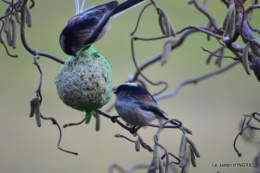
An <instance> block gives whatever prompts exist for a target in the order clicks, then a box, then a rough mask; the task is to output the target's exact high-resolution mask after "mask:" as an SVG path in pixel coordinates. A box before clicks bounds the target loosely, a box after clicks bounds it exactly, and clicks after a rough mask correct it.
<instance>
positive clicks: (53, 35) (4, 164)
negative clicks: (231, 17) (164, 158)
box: [0, 0, 260, 173]
mask: <svg viewBox="0 0 260 173" xmlns="http://www.w3.org/2000/svg"><path fill="white" fill-rule="evenodd" d="M119 1H120V2H122V0H119ZM105 2H107V1H105V0H87V2H86V4H85V7H86V8H87V7H90V6H94V5H97V4H102V3H105ZM156 2H157V3H158V5H159V6H160V7H162V8H163V9H164V10H165V11H166V12H167V13H168V15H169V17H170V19H171V21H172V23H173V26H174V28H175V30H176V31H179V30H181V29H182V28H184V27H186V26H189V25H201V24H206V23H207V18H206V17H205V16H204V15H202V14H201V13H200V12H198V10H196V8H195V7H194V5H188V4H187V2H186V1H182V0H176V1H171V0H164V1H160V0H157V1H156ZM146 3H148V2H146ZM146 3H144V4H142V5H140V6H138V7H136V8H134V9H131V10H129V11H127V12H126V13H124V14H122V15H120V16H118V17H116V18H113V19H112V20H111V26H112V27H111V29H110V31H109V32H108V34H107V35H106V36H105V37H104V38H103V39H102V40H100V41H99V42H98V43H96V44H95V47H96V49H97V50H98V51H99V52H100V53H101V54H102V55H104V56H105V57H106V59H107V60H108V61H109V63H110V65H111V67H112V70H113V84H114V86H117V85H120V84H121V83H123V82H124V81H126V80H127V78H128V75H129V74H132V73H133V72H135V67H134V65H133V62H132V59H131V52H130V51H131V50H130V32H132V31H133V29H134V27H135V24H136V21H137V17H138V15H139V13H140V11H141V9H142V8H143V7H144V6H145V4H146ZM199 3H200V4H201V3H202V0H200V1H199ZM249 3H251V1H250V2H247V4H246V7H248V6H249V5H250V4H249ZM0 4H1V5H0V12H1V14H2V15H3V14H4V11H5V9H6V7H7V5H6V4H5V3H3V2H1V3H0ZM207 10H208V11H209V12H210V14H211V15H213V16H216V20H217V24H218V26H219V27H221V26H222V23H223V18H224V16H225V13H226V6H225V5H224V4H223V3H221V2H220V1H210V2H209V4H208V7H207ZM32 14H33V25H32V27H31V28H26V39H27V42H28V44H29V45H30V46H31V47H32V48H34V49H37V50H40V51H44V52H48V53H50V54H52V55H55V56H57V57H59V58H61V59H63V60H66V58H67V55H65V54H64V53H63V51H62V50H61V48H60V45H59V36H60V32H61V31H62V29H63V28H64V26H65V24H66V23H67V21H68V20H69V19H70V18H71V17H72V16H74V15H75V8H74V1H73V0H63V1H57V0H56V1H51V0H45V1H36V4H35V7H34V8H33V9H32ZM257 16H259V12H257V11H256V12H255V13H254V16H253V21H252V25H253V26H255V27H258V28H259V27H260V24H259V22H257V20H256V19H257ZM157 21H158V18H157V15H156V11H155V9H154V8H153V7H149V8H148V9H147V11H145V13H144V15H143V17H142V19H141V24H140V26H139V30H138V31H137V33H136V35H138V36H142V37H154V36H160V35H161V32H160V29H159V27H158V24H157ZM3 36H4V38H5V35H3ZM177 38H178V36H177ZM177 38H171V39H177ZM165 40H166V39H165ZM165 40H160V41H149V42H144V41H137V42H136V43H135V48H136V57H137V61H138V64H142V63H143V62H145V61H146V60H148V59H149V58H151V57H153V56H154V55H157V54H158V53H160V52H161V51H162V48H163V43H164V41H165ZM237 43H239V44H240V45H241V46H244V44H243V43H242V42H241V39H240V38H239V40H238V42H237ZM218 46H219V44H218V42H217V41H216V40H215V39H211V41H207V40H206V35H205V34H201V33H196V34H192V35H190V36H189V37H188V38H187V39H186V40H185V42H184V44H183V45H182V46H181V47H179V48H178V49H176V50H175V51H173V52H172V53H171V57H170V59H169V61H168V62H167V64H165V65H164V66H160V64H159V63H156V64H153V65H152V66H150V67H149V68H148V69H146V70H145V71H144V74H145V75H146V76H148V77H149V78H150V79H152V80H153V81H159V80H165V81H167V82H168V83H169V88H168V91H170V90H171V89H172V88H174V87H175V86H176V85H177V84H178V83H179V82H181V81H183V80H186V79H189V78H192V77H196V76H199V75H202V74H205V73H208V72H211V71H214V70H217V66H216V65H214V61H215V59H214V60H213V61H212V62H211V64H210V65H206V64H205V62H206V57H207V55H208V54H207V53H206V52H204V51H202V50H201V47H204V48H206V49H208V50H214V49H215V48H216V47H218ZM9 50H10V52H11V53H12V54H17V55H19V58H17V59H16V58H11V57H9V56H7V54H6V53H5V50H4V48H3V46H0V52H1V53H0V172H1V173H18V172H19V173H21V172H27V173H33V172H38V173H45V172H55V173H61V172H62V173H69V172H77V173H83V172H107V170H108V165H109V163H111V162H116V163H118V164H120V165H121V166H123V167H125V166H128V165H132V164H135V163H150V161H151V159H152V153H149V152H148V151H147V150H144V149H142V148H141V151H139V152H136V151H135V149H134V144H133V143H130V142H128V141H126V140H124V139H119V138H114V135H115V134H117V133H120V134H123V135H125V136H127V137H129V138H131V139H135V138H134V137H133V136H132V135H131V134H130V133H129V132H127V131H125V130H123V129H122V128H120V127H119V126H118V125H117V124H113V123H111V121H110V120H109V119H107V118H104V117H102V119H101V130H100V131H99V132H96V131H95V121H94V119H92V121H91V122H90V124H88V125H86V124H82V125H80V126H75V127H68V128H66V129H62V131H63V138H62V141H61V147H62V148H64V149H67V150H71V151H74V152H78V153H79V155H78V156H74V155H71V154H67V153H64V152H62V151H60V150H58V149H57V147H56V144H57V141H58V137H59V133H58V130H57V127H56V126H54V125H52V123H51V122H50V121H44V120H42V127H41V128H38V127H37V126H36V123H35V118H29V110H30V104H29V102H30V100H31V99H32V98H33V97H35V90H36V88H37V87H38V82H39V73H38V70H37V68H36V66H34V65H33V64H32V63H33V56H32V55H31V54H29V53H28V52H27V51H26V50H25V49H24V48H23V45H22V43H21V42H20V41H19V42H18V48H17V49H15V50H12V49H11V48H9ZM225 53H226V55H232V54H231V53H230V52H229V51H227V50H226V52H225ZM230 62H232V60H229V59H224V60H223V65H222V66H225V65H227V64H228V63H230ZM39 63H40V64H41V68H42V70H43V85H42V95H43V102H42V105H41V112H42V114H43V115H44V116H48V117H49V116H51V117H54V118H55V119H56V120H57V121H58V123H59V124H60V125H61V126H62V125H63V124H65V123H70V122H79V121H80V120H82V119H83V118H84V113H82V112H79V111H76V110H73V109H71V108H70V107H68V106H66V105H64V104H63V103H62V101H61V100H60V99H59V97H58V94H57V91H56V87H55V84H54V79H55V76H56V74H57V72H58V70H59V68H60V67H61V64H59V63H57V62H54V61H52V60H50V59H48V58H46V57H41V58H40V60H39ZM252 73H253V72H252ZM148 88H149V90H150V91H151V93H155V92H156V91H159V90H160V89H161V88H160V87H154V86H151V85H148ZM258 88H259V82H258V81H257V79H256V78H255V76H254V75H253V74H252V75H251V76H248V75H247V74H246V73H245V70H244V69H243V67H242V65H240V64H239V65H237V66H235V67H234V68H232V69H231V70H229V71H227V72H225V73H223V74H221V75H218V76H215V77H212V78H210V79H207V80H205V81H202V82H199V83H198V84H196V85H193V84H192V85H187V86H185V87H183V88H182V89H181V90H180V92H179V93H178V94H177V95H176V96H174V97H171V98H168V99H164V100H160V101H159V102H158V104H159V105H160V107H161V108H162V110H164V111H165V112H167V114H168V115H169V117H174V118H176V119H178V120H180V121H182V122H183V124H184V126H185V127H188V128H189V129H192V131H193V135H192V136H191V138H192V139H193V140H194V141H195V143H196V144H197V146H198V148H199V150H200V152H201V158H199V159H197V164H198V166H197V167H196V168H193V167H191V168H190V172H194V173H198V172H212V173H214V172H215V173H216V172H217V171H220V172H225V173H231V172H238V173H242V172H243V173H244V172H252V170H253V168H250V167H244V168H218V167H212V164H215V163H216V164H219V163H231V164H232V163H252V162H253V157H254V156H255V154H256V153H257V149H256V147H255V146H253V145H251V144H248V143H246V142H244V141H243V140H242V138H239V139H238V143H237V147H238V149H239V150H240V152H241V153H242V157H238V156H237V154H236V152H235V151H234V149H233V141H234V138H235V136H236V135H237V133H238V132H239V131H238V122H239V120H240V119H241V118H242V115H243V114H251V113H252V112H254V111H259V95H260V90H259V89H258ZM114 99H115V96H113V98H112V100H111V102H110V103H109V104H108V105H110V104H111V103H113V100H114ZM106 107H107V106H105V107H104V108H102V110H103V111H105V109H106ZM110 114H111V115H115V114H116V112H115V110H114V109H113V111H112V112H110ZM155 132H156V129H154V128H145V129H142V130H141V131H140V135H141V136H142V137H143V138H144V140H145V141H146V142H147V143H148V144H150V146H152V147H153V140H152V138H153V135H154V133H155ZM180 138H181V131H179V130H164V131H163V132H162V134H161V137H160V142H161V143H162V144H163V145H165V146H166V147H167V148H168V149H169V150H170V151H171V152H172V153H175V154H176V155H178V151H179V143H180ZM160 153H162V151H160ZM146 171H147V170H139V171H136V172H146ZM115 172H116V171H115Z"/></svg>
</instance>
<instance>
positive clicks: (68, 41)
mask: <svg viewBox="0 0 260 173" xmlns="http://www.w3.org/2000/svg"><path fill="white" fill-rule="evenodd" d="M144 1H145V0H126V1H125V2H123V3H121V4H118V2H117V1H111V2H108V3H105V4H102V5H98V6H95V7H91V8H89V9H86V10H85V11H83V12H81V13H79V14H77V15H76V16H74V17H72V18H71V19H70V20H69V21H68V23H67V25H66V26H65V28H64V29H63V30H62V32H61V35H60V46H61V48H62V50H63V51H64V52H65V53H66V54H68V55H73V56H75V55H76V52H77V51H79V50H80V49H82V48H84V49H88V48H89V47H90V46H91V44H93V43H94V42H96V41H98V40H99V39H101V38H102V37H104V36H105V34H106V33H107V31H108V29H109V24H108V22H109V20H110V18H111V17H114V16H117V15H119V14H121V13H122V12H124V11H125V10H128V9H130V8H132V7H134V6H136V5H139V4H140V3H142V2H144Z"/></svg>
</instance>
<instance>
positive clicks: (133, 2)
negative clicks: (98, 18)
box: [112, 0, 145, 17]
mask: <svg viewBox="0 0 260 173" xmlns="http://www.w3.org/2000/svg"><path fill="white" fill-rule="evenodd" d="M144 1H145V0H126V1H125V2H123V3H121V4H119V5H118V6H117V7H116V9H115V10H114V12H113V13H112V16H113V17H115V16H117V15H119V14H121V13H123V12H124V11H125V10H128V9H130V8H133V7H135V6H137V5H140V4H141V3H143V2H144Z"/></svg>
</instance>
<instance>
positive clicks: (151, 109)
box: [134, 102, 167, 119]
mask: <svg viewBox="0 0 260 173" xmlns="http://www.w3.org/2000/svg"><path fill="white" fill-rule="evenodd" d="M134 103H135V104H136V105H138V107H139V108H141V109H142V110H145V111H149V112H152V113H153V114H155V115H157V116H159V117H161V118H163V119H167V118H166V117H165V116H164V115H163V113H164V112H163V111H162V110H161V109H160V108H159V107H158V106H157V105H155V104H152V105H151V104H147V103H145V102H134Z"/></svg>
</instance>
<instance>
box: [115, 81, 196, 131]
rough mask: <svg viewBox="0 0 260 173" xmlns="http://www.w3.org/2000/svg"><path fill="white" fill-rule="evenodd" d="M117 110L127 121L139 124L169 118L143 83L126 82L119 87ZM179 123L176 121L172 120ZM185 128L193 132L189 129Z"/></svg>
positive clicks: (135, 124) (116, 92) (117, 90)
mask: <svg viewBox="0 0 260 173" xmlns="http://www.w3.org/2000/svg"><path fill="white" fill-rule="evenodd" d="M114 93H115V94H116V104H115V107H116V111H117V113H118V115H119V116H120V117H121V118H122V119H123V120H124V121H125V122H127V123H129V124H131V125H134V126H138V125H145V124H148V123H150V122H151V121H153V120H155V119H157V118H158V119H163V120H168V118H166V117H165V116H164V114H165V112H163V111H162V110H161V109H160V108H159V106H158V105H157V103H156V101H155V99H154V98H153V96H152V95H151V94H150V93H149V92H148V91H147V90H146V89H145V88H144V87H142V86H141V85H138V84H135V83H124V84H122V85H120V86H118V87H117V89H116V91H115V92H114ZM171 123H172V124H174V125H178V124H177V123H175V122H171ZM183 129H184V130H185V131H186V132H187V133H189V134H191V131H190V130H189V129H186V128H184V127H183Z"/></svg>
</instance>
